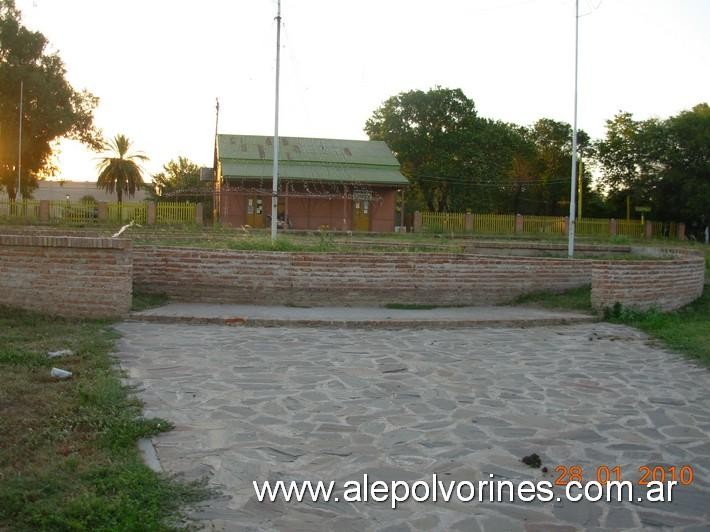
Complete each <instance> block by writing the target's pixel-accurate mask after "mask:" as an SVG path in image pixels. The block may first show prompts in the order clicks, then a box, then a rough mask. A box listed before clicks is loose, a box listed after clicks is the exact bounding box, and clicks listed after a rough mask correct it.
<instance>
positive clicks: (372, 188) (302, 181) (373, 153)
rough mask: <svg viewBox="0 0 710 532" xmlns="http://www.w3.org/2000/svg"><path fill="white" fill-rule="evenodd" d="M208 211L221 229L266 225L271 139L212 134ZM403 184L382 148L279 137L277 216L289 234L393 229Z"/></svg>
mask: <svg viewBox="0 0 710 532" xmlns="http://www.w3.org/2000/svg"><path fill="white" fill-rule="evenodd" d="M216 161H217V169H216V172H215V181H216V183H215V210H216V213H215V214H216V215H217V217H218V219H219V221H220V222H221V223H223V224H226V225H231V226H241V225H249V226H251V227H257V228H258V227H268V226H269V225H270V223H271V197H272V192H271V190H272V175H273V139H272V138H271V137H263V136H250V135H217V143H216ZM407 184H408V181H407V179H406V178H405V177H404V176H403V175H402V174H401V173H400V170H399V163H398V162H397V159H396V158H395V157H394V155H393V154H392V152H391V151H390V150H389V148H388V147H387V145H386V144H385V143H384V142H379V141H363V140H336V139H311V138H297V137H281V138H280V139H279V195H278V218H279V220H281V221H282V225H284V226H287V227H289V228H292V229H318V228H320V227H328V228H330V229H335V230H353V231H378V232H386V231H394V227H395V225H396V224H395V207H396V204H397V197H398V196H397V194H398V192H400V191H402V189H403V187H406V186H407Z"/></svg>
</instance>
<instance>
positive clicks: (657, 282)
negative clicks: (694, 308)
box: [592, 250, 705, 311]
mask: <svg viewBox="0 0 710 532" xmlns="http://www.w3.org/2000/svg"><path fill="white" fill-rule="evenodd" d="M649 251H651V250H649ZM653 251H655V253H654V254H659V253H658V252H659V251H661V252H662V253H665V254H666V255H667V257H668V258H665V259H658V260H651V259H649V260H604V261H602V260H597V261H594V263H593V265H592V306H593V307H594V308H596V309H599V310H602V309H604V308H607V307H612V306H614V304H616V303H619V304H621V305H623V306H624V307H628V308H635V309H638V310H649V309H652V308H655V309H658V310H666V311H667V310H675V309H677V308H680V307H682V306H684V305H687V304H688V303H690V302H692V301H694V300H695V299H697V298H699V297H700V296H701V295H702V293H703V285H704V283H705V258H704V257H703V256H702V255H700V254H695V253H690V252H683V251H679V250H653Z"/></svg>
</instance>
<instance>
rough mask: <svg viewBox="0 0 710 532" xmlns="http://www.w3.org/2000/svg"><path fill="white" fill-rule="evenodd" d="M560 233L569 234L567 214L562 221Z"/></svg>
mask: <svg viewBox="0 0 710 532" xmlns="http://www.w3.org/2000/svg"><path fill="white" fill-rule="evenodd" d="M562 234H564V235H569V216H565V218H564V221H563V222H562Z"/></svg>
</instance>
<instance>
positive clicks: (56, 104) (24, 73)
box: [0, 0, 101, 199]
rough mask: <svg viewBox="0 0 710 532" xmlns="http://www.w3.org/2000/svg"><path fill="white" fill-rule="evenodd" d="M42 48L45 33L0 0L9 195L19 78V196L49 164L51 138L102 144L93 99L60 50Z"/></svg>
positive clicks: (3, 179)
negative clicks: (73, 80) (71, 78)
mask: <svg viewBox="0 0 710 532" xmlns="http://www.w3.org/2000/svg"><path fill="white" fill-rule="evenodd" d="M46 49H47V39H46V38H45V37H44V35H42V34H41V33H39V32H36V31H32V30H29V29H27V28H26V27H25V26H23V25H22V20H21V16H20V12H19V11H18V10H17V8H16V7H15V2H14V0H0V190H5V192H7V194H8V196H9V197H10V198H11V199H14V198H15V197H16V195H17V165H18V148H19V146H18V132H19V121H20V117H19V107H20V83H21V82H22V84H23V106H22V165H21V170H22V176H21V187H22V189H21V192H22V195H23V196H28V195H30V194H31V193H32V190H34V189H35V188H36V187H37V179H38V177H41V176H42V175H43V174H44V173H46V172H47V171H48V170H49V169H50V168H51V160H52V159H51V155H52V142H53V141H55V140H57V139H60V138H70V139H75V140H79V141H81V142H83V143H85V144H87V145H88V146H90V147H92V148H94V149H98V148H99V147H100V145H101V141H100V134H99V132H98V131H97V130H96V128H95V127H94V123H93V121H94V116H93V112H94V109H95V108H96V105H97V104H98V99H97V98H96V97H95V96H93V95H92V94H91V93H89V92H87V91H81V92H80V91H77V90H75V89H74V88H73V87H72V86H71V85H70V84H69V82H68V81H67V80H66V69H65V68H64V63H63V62H62V60H61V58H60V57H59V55H58V54H57V53H48V52H47V51H46Z"/></svg>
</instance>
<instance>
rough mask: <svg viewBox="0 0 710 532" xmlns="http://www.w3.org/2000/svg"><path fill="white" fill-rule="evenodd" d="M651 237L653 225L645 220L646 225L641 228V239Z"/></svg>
mask: <svg viewBox="0 0 710 532" xmlns="http://www.w3.org/2000/svg"><path fill="white" fill-rule="evenodd" d="M652 236H653V224H652V223H651V222H650V221H649V220H646V224H645V225H644V228H643V237H644V238H651V237H652Z"/></svg>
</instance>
